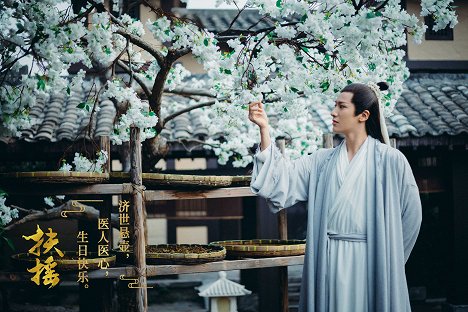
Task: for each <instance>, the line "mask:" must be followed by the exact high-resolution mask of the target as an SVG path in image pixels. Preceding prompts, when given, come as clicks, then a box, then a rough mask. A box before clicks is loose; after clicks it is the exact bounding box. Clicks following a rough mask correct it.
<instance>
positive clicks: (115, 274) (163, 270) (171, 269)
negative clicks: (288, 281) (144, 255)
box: [0, 256, 304, 281]
mask: <svg viewBox="0 0 468 312" xmlns="http://www.w3.org/2000/svg"><path fill="white" fill-rule="evenodd" d="M300 264H304V256H292V257H275V258H258V259H242V260H224V261H217V262H209V263H204V264H195V265H148V266H147V267H146V272H147V276H148V277H149V276H161V275H172V274H185V273H205V272H217V271H231V270H244V269H258V268H268V267H278V266H288V265H300ZM108 271H109V273H108V276H106V275H105V272H104V270H96V271H90V272H89V273H88V276H89V278H119V277H120V275H125V276H126V277H130V276H135V275H136V271H135V269H134V267H131V266H129V267H123V268H109V269H108ZM0 281H1V279H0Z"/></svg>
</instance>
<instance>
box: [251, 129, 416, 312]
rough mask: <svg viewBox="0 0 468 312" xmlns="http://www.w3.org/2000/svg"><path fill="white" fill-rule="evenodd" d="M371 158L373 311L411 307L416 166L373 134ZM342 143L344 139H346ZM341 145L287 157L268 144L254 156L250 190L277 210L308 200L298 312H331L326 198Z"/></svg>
mask: <svg viewBox="0 0 468 312" xmlns="http://www.w3.org/2000/svg"><path fill="white" fill-rule="evenodd" d="M368 140H369V142H368V144H369V146H368V148H369V151H373V152H371V153H369V154H368V157H367V160H366V175H367V179H366V183H365V185H366V186H365V188H366V189H365V194H366V197H367V200H366V202H367V203H368V205H366V226H367V229H366V233H367V238H366V241H367V298H368V309H369V311H379V312H390V311H392V312H400V311H411V308H410V303H409V297H408V288H407V284H406V276H405V263H406V261H407V260H408V257H409V255H410V253H411V250H412V249H413V246H414V244H415V242H416V238H417V236H418V233H419V229H420V226H421V218H422V211H421V200H420V197H419V190H418V187H417V185H416V181H415V179H414V176H413V173H412V170H411V167H410V166H409V164H408V161H407V160H406V158H405V156H404V155H403V154H402V153H401V152H400V151H398V150H397V149H394V148H391V147H389V146H388V145H385V144H382V143H381V142H380V141H378V140H376V139H374V138H372V137H369V138H368ZM343 143H344V141H343V142H342V143H341V144H343ZM341 144H340V145H339V146H338V147H336V148H333V149H320V150H318V151H316V152H314V153H312V154H311V155H309V156H305V157H302V158H299V159H297V160H294V161H289V160H287V159H285V158H283V157H282V155H281V153H280V151H279V150H278V149H277V148H276V147H274V146H270V147H268V148H267V149H266V150H265V151H263V152H262V153H257V154H256V155H255V157H254V169H253V174H252V182H251V189H252V191H253V192H254V193H256V194H258V195H259V196H262V197H264V198H266V199H267V202H268V205H269V207H270V208H271V209H272V210H273V211H278V210H279V209H282V208H288V207H291V206H293V205H294V204H296V203H298V202H300V201H304V202H307V207H308V221H307V222H308V227H307V237H306V239H307V247H306V256H305V260H304V271H303V278H302V286H301V298H300V303H299V311H303V312H305V311H307V312H312V311H315V312H327V303H328V298H327V292H326V277H327V272H328V267H327V266H328V263H327V241H328V234H327V226H328V208H329V207H330V205H331V202H330V199H329V198H328V197H327V196H325V194H326V191H327V190H328V185H329V183H331V181H330V177H331V176H332V174H331V173H332V172H333V170H336V166H337V162H338V157H339V150H340V147H341Z"/></svg>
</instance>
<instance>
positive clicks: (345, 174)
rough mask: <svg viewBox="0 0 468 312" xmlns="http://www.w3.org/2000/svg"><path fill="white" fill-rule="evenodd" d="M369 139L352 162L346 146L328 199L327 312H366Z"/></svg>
mask: <svg viewBox="0 0 468 312" xmlns="http://www.w3.org/2000/svg"><path fill="white" fill-rule="evenodd" d="M367 142H368V140H367V139H366V140H365V142H364V143H363V144H362V145H361V146H360V148H359V150H358V151H357V153H356V155H354V157H353V158H352V160H351V161H349V157H348V152H347V148H346V144H342V145H341V148H340V152H339V153H340V154H339V160H338V166H337V167H336V170H335V171H334V173H333V177H332V180H331V181H332V183H330V184H329V190H328V194H327V195H328V196H330V198H331V199H332V200H331V202H332V205H331V206H330V207H329V209H328V228H327V234H328V268H329V271H328V276H327V284H328V296H327V297H328V309H327V310H328V311H335V312H367V311H368V308H367V259H366V253H367V248H366V245H367V243H366V194H365V190H366V188H365V183H366V166H365V163H366V159H367V146H368V144H367Z"/></svg>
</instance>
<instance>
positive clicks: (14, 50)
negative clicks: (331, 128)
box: [0, 0, 457, 171]
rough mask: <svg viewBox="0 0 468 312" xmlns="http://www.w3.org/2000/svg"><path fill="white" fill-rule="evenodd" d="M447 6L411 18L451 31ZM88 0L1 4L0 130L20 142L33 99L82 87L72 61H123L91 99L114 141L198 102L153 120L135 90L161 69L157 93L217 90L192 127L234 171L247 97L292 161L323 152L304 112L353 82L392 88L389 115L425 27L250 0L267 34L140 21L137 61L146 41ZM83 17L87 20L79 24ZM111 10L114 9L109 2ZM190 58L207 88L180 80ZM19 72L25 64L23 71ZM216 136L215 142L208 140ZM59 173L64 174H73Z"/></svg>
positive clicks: (394, 16)
mask: <svg viewBox="0 0 468 312" xmlns="http://www.w3.org/2000/svg"><path fill="white" fill-rule="evenodd" d="M221 2H222V1H220V0H217V3H221ZM224 2H227V3H232V2H233V1H232V0H225V1H224ZM453 2H454V1H453V0H421V8H422V10H421V12H420V15H421V16H428V15H431V16H432V17H433V18H434V20H435V26H434V30H438V29H442V28H444V27H446V26H447V25H449V26H450V27H453V26H455V24H456V23H457V18H456V14H455V7H454V6H453V5H452V4H453ZM97 3H103V1H102V0H100V1H89V2H87V4H86V5H85V6H84V7H83V8H82V10H81V12H80V13H78V14H75V13H73V10H71V9H70V6H71V1H70V0H65V1H64V0H28V1H25V0H20V1H4V2H2V5H3V6H4V7H2V10H0V66H1V67H0V68H1V69H2V71H0V74H1V73H4V72H5V73H6V72H7V73H8V76H7V78H8V79H5V80H2V81H4V83H3V85H2V88H1V89H0V102H1V103H2V105H1V107H0V125H1V127H0V133H2V134H3V133H6V132H8V133H10V134H12V135H17V136H18V135H20V134H21V131H22V130H23V129H27V128H30V127H32V125H33V124H34V123H35V121H34V120H32V119H31V118H30V116H29V112H30V111H31V108H32V107H34V105H35V103H36V97H37V96H39V95H44V94H46V93H50V92H61V93H62V94H63V93H64V92H67V93H69V92H70V88H71V87H75V86H79V85H80V84H82V83H83V78H84V76H85V75H84V72H80V73H79V74H78V75H76V77H75V78H73V79H72V81H71V82H70V79H69V78H68V77H67V71H68V69H69V68H70V66H71V65H73V64H76V63H80V64H83V65H85V66H87V67H88V68H92V67H93V68H95V69H96V70H98V71H101V72H107V73H108V72H110V69H111V68H114V67H115V65H116V64H118V63H119V61H120V62H121V63H120V64H121V65H122V62H123V63H124V64H127V65H128V68H129V69H130V70H132V71H133V74H134V75H133V76H132V75H128V76H129V77H128V79H127V78H122V77H121V76H120V77H118V75H116V74H111V76H112V78H109V77H108V81H107V82H106V83H105V84H104V87H103V89H102V92H101V91H100V92H99V94H98V95H97V96H100V97H103V98H108V99H112V100H113V101H114V103H116V106H117V108H118V109H117V111H118V112H119V115H118V118H117V120H116V123H115V125H114V133H113V134H112V135H111V139H112V141H113V142H114V143H116V144H121V143H122V142H125V141H128V140H129V132H130V127H132V126H136V127H139V128H140V129H141V133H142V138H141V139H142V140H145V139H147V138H151V137H154V136H155V135H157V134H158V133H156V131H155V126H156V125H157V123H158V121H159V120H160V118H163V117H164V116H167V114H171V113H174V112H175V111H176V109H183V108H186V107H187V105H196V104H198V103H199V102H200V101H204V100H205V99H203V98H202V97H193V98H192V100H191V101H189V102H188V103H187V102H185V104H180V103H177V101H176V100H175V99H174V98H170V96H165V97H166V98H168V99H167V100H166V101H161V103H167V105H166V106H163V107H161V109H160V110H159V109H154V107H155V106H156V105H160V104H161V103H151V105H152V107H153V109H154V111H155V112H159V111H160V112H161V115H162V116H159V115H158V116H157V115H156V114H155V112H153V111H152V110H151V109H150V106H149V103H148V102H147V101H146V100H144V98H146V97H147V95H148V94H145V97H143V96H142V94H144V93H148V91H147V90H145V87H141V86H140V84H141V83H143V84H146V87H148V88H146V89H148V90H152V89H153V88H152V87H154V86H156V84H157V83H158V81H157V79H156V77H157V75H158V73H160V71H161V67H164V66H170V70H169V72H168V74H167V75H165V77H166V78H165V79H166V80H165V81H164V86H163V87H164V88H165V89H168V90H170V91H173V90H174V89H176V88H183V87H192V88H193V86H195V85H197V86H198V87H200V88H204V89H205V91H211V93H213V94H215V96H216V104H215V105H212V106H211V107H205V108H203V109H201V117H200V119H201V120H203V121H204V123H205V125H206V126H207V128H208V129H209V131H210V136H211V137H212V138H213V139H212V140H211V141H209V142H208V145H207V147H208V148H212V149H213V150H214V152H215V153H216V155H218V158H219V161H220V162H221V163H226V162H228V161H230V160H233V164H234V165H235V166H245V165H246V164H248V163H249V162H250V161H251V160H252V157H251V153H250V148H251V147H252V146H253V145H254V144H255V143H256V142H258V129H257V128H256V126H254V125H253V124H252V123H250V122H249V121H248V119H247V117H246V116H247V105H248V103H249V102H251V101H253V100H262V101H263V102H264V103H265V106H266V108H267V112H268V114H269V116H276V118H277V119H278V121H277V123H276V124H274V125H273V124H272V125H273V128H274V129H272V135H273V136H275V137H285V138H286V139H287V142H288V146H287V150H286V154H287V155H290V156H291V157H298V156H300V155H303V154H306V153H310V152H311V151H313V150H314V149H315V148H316V147H317V146H318V145H319V144H320V133H319V132H318V130H316V128H317V127H316V126H314V124H313V120H312V117H311V115H310V114H309V111H310V108H311V107H314V106H315V107H317V105H319V104H324V103H325V104H326V103H330V102H331V101H333V100H334V99H335V98H336V96H337V94H338V93H339V92H340V90H341V89H342V88H343V87H345V86H346V85H348V84H350V83H352V82H363V83H367V82H377V81H387V82H388V83H389V85H390V88H389V90H388V91H386V92H384V93H383V104H384V107H385V114H386V115H387V116H390V115H391V113H392V110H393V108H394V106H395V103H396V101H397V99H398V98H399V96H400V94H401V92H402V88H403V82H404V81H405V80H406V79H407V78H408V76H409V71H408V69H407V67H406V64H405V61H404V55H405V51H404V50H403V49H402V47H403V46H405V45H406V40H407V39H406V34H410V35H412V37H413V39H414V40H415V41H416V42H420V41H421V40H422V37H423V34H424V32H425V31H426V26H425V25H423V23H421V21H420V19H419V18H418V16H417V15H414V14H409V13H408V12H407V11H406V10H405V9H404V8H402V7H401V6H400V1H399V0H389V1H372V2H370V3H371V4H370V5H365V6H362V7H359V8H356V7H355V6H354V5H353V2H352V1H343V0H327V1H325V0H318V1H307V0H247V1H246V4H245V5H246V6H247V7H250V8H256V9H258V12H259V16H258V18H259V20H260V19H262V20H268V21H273V23H272V24H271V25H272V27H270V28H268V27H267V28H264V29H263V30H260V31H256V32H249V31H246V32H244V33H243V34H242V35H229V36H227V37H226V36H223V35H222V34H218V35H215V34H213V33H210V32H209V31H207V30H204V29H200V28H199V27H198V26H197V25H196V24H194V23H191V22H188V21H187V20H185V19H179V18H177V17H175V16H159V17H158V18H156V19H155V20H152V19H150V20H148V21H147V22H146V23H145V26H146V29H147V31H149V32H150V34H152V35H153V37H154V38H155V39H156V40H157V41H159V42H160V43H162V45H160V46H159V47H158V48H156V47H155V45H153V44H151V43H150V46H151V49H149V50H151V51H147V52H150V53H149V54H148V55H152V56H155V54H157V57H156V56H155V57H154V60H152V61H150V62H146V61H144V57H143V55H144V53H143V52H144V51H143V52H141V51H140V48H141V46H140V44H137V43H135V42H140V43H141V41H138V40H142V41H144V40H145V39H144V37H142V36H143V35H144V34H145V27H144V25H143V24H142V23H141V22H140V21H137V20H134V19H132V18H131V17H130V16H128V15H122V16H112V15H111V14H112V12H108V11H106V10H104V11H103V10H99V12H98V10H95V9H94V8H93V7H94V6H95V5H96V4H97ZM64 4H66V5H64ZM86 10H89V12H91V13H92V14H90V15H88V16H87V13H89V12H87V13H86V14H85V13H84V12H85V11H86ZM114 10H115V11H119V10H121V8H120V6H118V5H117V6H115V7H114ZM87 17H89V21H87V19H86V18H87ZM88 22H89V25H88V24H87V23H88ZM252 26H254V25H252ZM257 26H258V25H257ZM233 33H234V34H236V32H235V31H234V32H233ZM131 38H133V42H132V40H130V39H131ZM135 38H138V40H137V41H135ZM221 41H223V43H226V44H227V47H228V49H226V50H227V51H221V50H220V48H219V46H220V45H219V42H221ZM133 44H136V45H138V49H136V48H134V46H133ZM153 49H157V50H158V51H157V53H156V52H155V51H154V50H153ZM188 51H190V52H191V53H192V55H193V56H194V57H195V59H196V60H197V61H198V62H199V63H200V64H202V66H203V68H204V69H205V71H206V72H207V76H208V80H207V81H205V82H204V83H203V84H202V83H194V82H193V81H192V80H188V79H187V77H188V76H189V74H190V73H189V72H188V71H187V70H186V69H185V68H184V67H183V66H182V65H180V64H176V63H177V60H176V57H175V56H177V55H179V56H180V55H184V54H186V53H188ZM160 58H165V59H164V60H162V61H161V59H160ZM166 61H167V63H166ZM22 64H32V65H31V68H30V70H29V71H26V72H24V71H22ZM164 69H165V70H166V71H167V70H168V68H164ZM12 77H13V78H12ZM116 77H118V78H116ZM14 78H15V79H14ZM132 78H134V79H132ZM135 80H138V84H137V83H135ZM207 89H208V90H207ZM143 91H145V92H143ZM148 98H149V99H154V98H158V99H159V97H157V96H156V97H148ZM220 133H222V137H223V141H220V140H216V138H219V137H220V136H221V135H220ZM76 162H77V164H75V170H78V169H79V170H84V171H89V170H91V171H93V170H95V168H94V167H97V166H96V165H97V164H96V163H93V162H89V161H88V162H87V161H86V160H85V159H84V158H80V157H78V158H76ZM62 169H63V170H72V166H71V165H64V166H63V168H62Z"/></svg>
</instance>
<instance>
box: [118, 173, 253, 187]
mask: <svg viewBox="0 0 468 312" xmlns="http://www.w3.org/2000/svg"><path fill="white" fill-rule="evenodd" d="M110 178H111V179H112V180H116V181H118V182H122V181H125V180H127V181H128V180H129V179H130V174H129V173H128V172H112V173H111V175H110ZM142 179H143V184H144V185H147V186H161V185H164V186H193V187H200V186H201V187H226V186H245V185H249V184H250V180H251V176H203V175H188V174H166V173H143V174H142Z"/></svg>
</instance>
